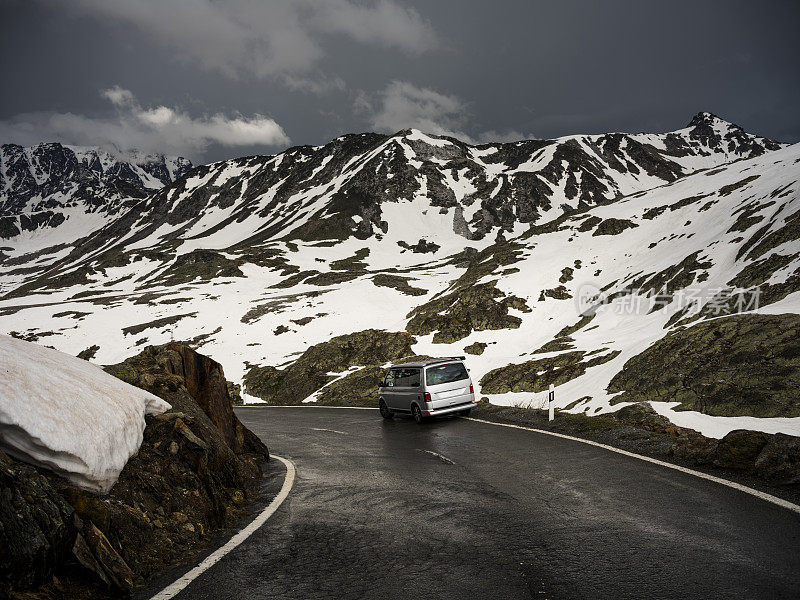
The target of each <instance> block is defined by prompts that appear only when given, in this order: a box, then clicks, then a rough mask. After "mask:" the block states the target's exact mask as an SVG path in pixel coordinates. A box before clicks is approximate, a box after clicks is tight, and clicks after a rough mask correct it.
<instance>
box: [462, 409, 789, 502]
mask: <svg viewBox="0 0 800 600" xmlns="http://www.w3.org/2000/svg"><path fill="white" fill-rule="evenodd" d="M463 418H466V419H467V420H468V421H475V422H476V423H484V424H486V425H496V426H497V427H510V428H512V429H522V430H523V431H532V432H534V433H541V434H544V435H550V436H553V437H557V438H562V439H565V440H572V441H574V442H581V443H583V444H588V445H589V446H596V447H597V448H603V449H605V450H610V451H611V452H616V453H617V454H622V455H624V456H630V457H631V458H638V459H639V460H643V461H645V462H649V463H653V464H655V465H659V466H662V467H666V468H668V469H673V470H675V471H680V472H681V473H686V474H688V475H694V476H695V477H699V478H700V479H706V480H708V481H713V482H714V483H719V484H721V485H724V486H727V487H729V488H733V489H735V490H739V491H740V492H744V493H745V494H750V495H751V496H755V497H756V498H760V499H761V500H764V501H766V502H770V503H772V504H775V505H777V506H780V507H782V508H785V509H788V510H790V511H792V512H795V513H797V514H799V515H800V505H797V504H794V503H793V502H789V501H788V500H784V499H783V498H778V497H777V496H773V495H772V494H768V493H767V492H762V491H760V490H757V489H755V488H751V487H748V486H746V485H742V484H741V483H736V482H735V481H730V480H729V479H723V478H722V477H716V476H715V475H709V474H708V473H703V472H702V471H695V470H694V469H690V468H688V467H682V466H681V465H675V464H673V463H670V462H666V461H664V460H659V459H657V458H652V457H650V456H645V455H643V454H636V453H635V452H629V451H628V450H622V449H621V448H615V447H614V446H609V445H608V444H602V443H600V442H595V441H593V440H586V439H583V438H579V437H575V436H573V435H567V434H565V433H557V432H555V431H546V430H544V429H536V428H534V427H523V426H522V425H513V424H511V423H498V422H496V421H487V420H485V419H478V418H475V417H462V419H463Z"/></svg>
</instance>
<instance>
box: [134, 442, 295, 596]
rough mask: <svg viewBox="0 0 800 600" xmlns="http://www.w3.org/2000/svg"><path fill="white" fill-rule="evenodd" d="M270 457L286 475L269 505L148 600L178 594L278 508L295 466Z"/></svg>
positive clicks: (284, 495)
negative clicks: (225, 542)
mask: <svg viewBox="0 0 800 600" xmlns="http://www.w3.org/2000/svg"><path fill="white" fill-rule="evenodd" d="M270 456H271V457H272V458H277V459H278V460H279V461H281V462H282V463H283V464H284V465H286V476H285V477H284V479H283V486H282V487H281V491H280V492H278V495H277V496H275V497H274V498H273V499H272V502H270V503H269V506H267V508H265V509H264V510H263V511H262V512H261V514H259V515H258V516H257V517H256V518H255V519H253V520H252V521H251V522H250V524H249V525H247V527H245V528H244V529H242V530H241V531H240V532H239V533H237V534H236V535H234V536H233V537H232V538H231V539H230V540H228V543H227V544H225V545H224V546H222V547H221V548H217V549H216V550H215V551H214V552H212V553H211V554H209V555H208V556H207V557H206V558H205V559H204V560H203V562H201V563H200V564H199V565H197V566H196V567H195V568H194V569H192V570H191V571H189V572H188V573H186V574H185V575H183V576H182V577H179V578H178V579H176V580H175V581H174V582H172V583H171V584H170V585H168V586H167V587H165V588H164V589H163V590H161V591H160V592H159V593H157V594H156V595H155V596H153V597H152V598H151V599H150V600H169V598H174V597H175V596H176V595H177V594H179V593H180V592H181V591H182V590H183V589H184V588H185V587H186V586H187V585H189V584H190V583H191V582H192V581H194V580H195V579H197V578H198V577H199V576H200V575H201V574H203V573H204V572H205V571H207V570H208V569H210V568H211V567H213V566H214V565H215V564H217V562H219V560H220V559H221V558H222V557H224V556H225V555H226V554H228V553H229V552H230V551H231V550H233V549H234V548H236V547H237V546H238V545H239V544H241V543H242V542H243V541H245V540H246V539H247V538H248V537H250V536H251V535H252V534H253V532H254V531H256V530H257V529H258V528H259V527H261V526H262V525H263V524H264V523H265V522H266V521H267V519H269V518H270V517H271V516H272V515H273V514H275V511H276V510H278V507H279V506H280V505H281V503H282V502H283V501H284V500H286V497H287V496H288V495H289V491H290V490H291V489H292V485H293V484H294V476H295V468H294V465H293V464H292V461H290V460H287V459H285V458H282V457H280V456H276V455H275V454H271V455H270Z"/></svg>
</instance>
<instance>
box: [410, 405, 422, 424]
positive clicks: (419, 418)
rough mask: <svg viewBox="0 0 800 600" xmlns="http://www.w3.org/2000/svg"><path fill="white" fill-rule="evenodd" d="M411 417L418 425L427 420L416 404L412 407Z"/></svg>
mask: <svg viewBox="0 0 800 600" xmlns="http://www.w3.org/2000/svg"><path fill="white" fill-rule="evenodd" d="M411 416H412V417H414V420H415V421H416V422H417V423H422V422H423V421H424V420H425V417H424V416H422V411H421V410H420V409H419V406H417V405H416V404H414V405H413V406H412V407H411Z"/></svg>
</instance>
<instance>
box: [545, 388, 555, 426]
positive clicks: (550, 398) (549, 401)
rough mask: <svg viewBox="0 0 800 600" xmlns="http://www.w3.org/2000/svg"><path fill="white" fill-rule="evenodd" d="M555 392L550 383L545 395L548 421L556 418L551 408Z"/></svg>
mask: <svg viewBox="0 0 800 600" xmlns="http://www.w3.org/2000/svg"><path fill="white" fill-rule="evenodd" d="M555 397H556V392H555V386H554V385H553V384H552V383H551V384H550V391H549V392H548V393H547V406H548V409H549V413H550V414H549V419H550V420H551V421H552V420H553V419H555V418H556V414H555V408H553V400H555Z"/></svg>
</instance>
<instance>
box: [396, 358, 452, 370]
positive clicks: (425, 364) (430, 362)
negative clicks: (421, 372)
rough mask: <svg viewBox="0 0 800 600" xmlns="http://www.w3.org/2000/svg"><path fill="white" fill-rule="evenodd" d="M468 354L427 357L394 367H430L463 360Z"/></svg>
mask: <svg viewBox="0 0 800 600" xmlns="http://www.w3.org/2000/svg"><path fill="white" fill-rule="evenodd" d="M466 358H467V357H466V356H446V357H443V358H426V359H425V360H417V361H414V362H406V363H398V364H393V365H392V366H393V367H420V368H422V367H429V366H431V365H435V364H437V363H448V362H455V361H462V360H465V359H466Z"/></svg>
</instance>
